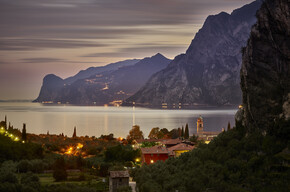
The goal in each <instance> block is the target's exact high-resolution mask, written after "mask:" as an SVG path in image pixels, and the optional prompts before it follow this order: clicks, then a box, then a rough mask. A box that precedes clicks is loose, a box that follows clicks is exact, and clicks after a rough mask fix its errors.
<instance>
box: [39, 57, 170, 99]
mask: <svg viewBox="0 0 290 192" xmlns="http://www.w3.org/2000/svg"><path fill="white" fill-rule="evenodd" d="M170 61H171V60H169V59H167V58H166V57H164V56H163V55H161V54H160V53H158V54H156V55H154V56H152V57H150V58H149V57H148V58H144V59H142V60H139V61H138V62H137V63H135V64H134V65H130V66H124V67H119V68H118V69H116V70H106V71H103V72H100V70H99V71H98V73H95V74H93V75H91V76H89V77H86V78H84V79H78V80H74V81H71V80H72V79H69V81H70V82H72V83H70V84H67V83H66V81H68V80H63V81H62V82H60V80H61V79H60V78H58V77H56V76H54V77H53V78H52V77H50V75H49V77H50V78H49V79H48V80H47V76H46V77H45V78H44V81H43V86H42V88H41V91H40V95H39V97H38V98H37V99H36V101H37V102H47V101H52V102H54V103H55V102H61V103H71V104H83V105H91V104H99V105H103V104H108V103H110V102H113V101H119V100H123V99H126V98H128V97H129V96H131V95H133V94H134V93H135V92H136V91H137V90H138V89H140V87H142V86H143V85H144V84H145V82H146V81H147V80H148V79H149V78H150V76H151V75H153V74H154V73H156V72H158V71H160V70H162V69H164V68H165V67H166V66H167V65H168V64H169V62H170ZM89 73H91V72H90V71H88V70H87V71H86V74H89ZM78 74H81V73H78ZM79 77H80V75H79ZM82 77H83V76H82ZM50 80H53V81H54V82H56V81H57V84H56V86H55V87H54V88H55V89H53V86H52V87H51V86H49V85H50ZM61 84H62V86H61ZM51 93H52V94H51ZM48 99H49V100H48ZM119 102H120V101H119Z"/></svg>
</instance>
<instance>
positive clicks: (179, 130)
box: [178, 127, 182, 137]
mask: <svg viewBox="0 0 290 192" xmlns="http://www.w3.org/2000/svg"><path fill="white" fill-rule="evenodd" d="M181 132H182V131H181V129H180V127H178V137H181Z"/></svg>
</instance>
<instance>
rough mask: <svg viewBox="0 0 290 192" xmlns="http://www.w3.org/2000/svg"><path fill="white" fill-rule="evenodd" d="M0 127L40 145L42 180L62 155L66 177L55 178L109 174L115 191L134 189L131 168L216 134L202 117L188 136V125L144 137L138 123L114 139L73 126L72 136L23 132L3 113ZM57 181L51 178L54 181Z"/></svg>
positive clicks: (22, 140)
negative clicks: (79, 133) (207, 128)
mask: <svg viewBox="0 0 290 192" xmlns="http://www.w3.org/2000/svg"><path fill="white" fill-rule="evenodd" d="M0 127H1V128H0V133H1V135H4V136H6V137H9V138H10V139H11V140H12V141H13V142H16V143H21V144H23V145H24V144H26V143H27V144H29V143H34V144H38V145H39V146H41V147H40V148H41V151H42V152H41V155H40V159H41V158H42V159H43V160H41V161H42V162H46V164H45V163H43V164H44V165H43V166H42V167H43V169H42V170H40V171H38V172H41V173H45V174H47V178H46V180H47V179H49V180H51V181H52V182H53V179H50V178H51V177H52V176H51V174H52V173H54V172H55V171H54V170H53V169H54V166H55V165H54V163H55V162H56V161H57V159H58V158H60V157H64V162H65V168H64V170H63V171H64V172H65V173H67V177H64V178H60V179H59V181H66V180H67V181H69V180H76V176H75V175H76V174H77V175H78V174H79V175H83V174H84V175H87V176H85V177H84V178H81V180H84V181H86V180H87V179H93V180H95V179H96V180H99V179H100V178H103V179H102V180H101V181H102V183H103V185H106V184H105V183H104V182H103V181H105V180H106V178H107V177H108V176H109V179H108V181H107V182H108V186H107V187H108V189H109V190H110V192H111V191H112V192H115V191H117V189H118V188H120V187H121V188H126V187H131V188H132V189H133V191H134V188H135V185H136V184H135V183H134V181H133V180H132V177H130V175H131V174H132V173H131V172H132V171H133V170H134V169H135V168H138V167H142V166H144V165H145V164H147V165H150V164H154V163H156V162H158V161H166V160H167V159H169V158H178V157H179V156H180V155H181V154H182V153H186V152H189V151H191V150H193V149H194V148H196V147H197V146H198V145H199V144H202V143H204V144H208V143H209V142H210V141H211V140H212V139H213V138H214V137H216V136H217V135H218V134H219V133H220V132H206V131H204V129H205V128H204V119H203V117H201V116H200V117H198V118H197V119H196V134H193V135H192V136H189V128H188V124H186V126H185V127H183V126H182V128H178V129H173V130H170V131H168V130H167V129H166V128H163V129H160V128H158V127H155V128H152V130H151V131H150V133H149V135H148V138H144V135H143V132H142V131H141V129H140V126H138V125H134V126H133V127H132V129H131V130H130V131H129V135H128V136H127V137H126V138H120V137H119V138H114V135H113V134H109V135H101V136H100V137H99V138H96V137H95V136H92V137H89V136H77V128H76V127H74V132H73V135H72V137H68V136H66V135H64V134H63V133H61V134H59V135H55V134H50V133H49V132H47V133H46V134H40V135H36V134H30V133H26V131H27V130H26V124H23V128H22V131H20V130H19V129H15V128H14V127H13V126H12V125H11V123H10V122H9V123H8V121H7V117H6V116H5V120H4V121H1V122H0ZM228 129H230V125H229V126H228ZM222 131H224V129H223V130H222ZM49 154H50V156H54V159H55V160H53V162H51V160H49V161H50V162H49V163H47V162H48V161H46V158H47V156H49ZM20 159H22V157H20ZM23 161H27V162H28V163H29V157H28V158H25V160H21V161H20V164H21V162H23ZM108 162H109V164H108ZM27 171H29V170H27ZM49 174H50V175H49ZM70 175H72V176H70ZM93 175H95V176H93ZM78 179H79V178H77V180H78ZM57 180H58V179H56V178H55V181H57ZM40 181H41V178H40ZM53 183H54V182H53ZM129 184H130V186H129Z"/></svg>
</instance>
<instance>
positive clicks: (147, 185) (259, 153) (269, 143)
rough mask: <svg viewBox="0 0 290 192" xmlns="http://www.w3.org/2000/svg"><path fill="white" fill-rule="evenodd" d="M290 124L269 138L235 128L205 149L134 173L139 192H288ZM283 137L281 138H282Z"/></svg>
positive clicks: (278, 128) (278, 129) (282, 124)
mask: <svg viewBox="0 0 290 192" xmlns="http://www.w3.org/2000/svg"><path fill="white" fill-rule="evenodd" d="M289 127H290V124H289V122H280V123H277V125H276V126H275V131H273V133H271V134H267V135H263V134H262V133H260V132H258V131H257V132H255V133H247V131H246V128H244V127H243V126H241V125H239V124H238V125H236V128H233V129H231V130H229V131H227V132H222V133H221V134H220V135H219V136H218V137H217V138H215V139H214V140H213V141H212V142H211V143H210V144H208V145H205V144H200V145H199V147H198V148H196V149H195V150H193V151H192V152H189V153H184V154H182V155H181V156H180V157H179V158H171V159H169V160H167V161H166V162H165V163H163V162H157V163H155V164H152V165H149V166H147V165H144V166H143V167H142V168H140V169H137V170H136V172H135V173H134V175H135V177H134V179H135V180H136V181H137V187H138V188H139V190H140V192H151V191H152V192H155V191H164V192H170V191H172V192H175V191H176V190H178V191H179V192H187V191H190V192H191V191H194V192H199V191H212V192H213V191H221V192H227V191H228V192H233V191H240V192H242V191H245V192H246V191H253V192H254V191H269V192H270V191H271V192H273V191H279V192H283V191H285V192H286V191H287V192H288V191H289V189H290V185H289V178H290V169H289V161H290V154H289V145H290V142H289V141H290V140H289V138H290V137H289V132H290V129H289ZM281 133H283V135H282V134H281Z"/></svg>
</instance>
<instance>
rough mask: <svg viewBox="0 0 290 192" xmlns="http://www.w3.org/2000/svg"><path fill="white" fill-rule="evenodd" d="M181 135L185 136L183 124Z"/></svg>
mask: <svg viewBox="0 0 290 192" xmlns="http://www.w3.org/2000/svg"><path fill="white" fill-rule="evenodd" d="M181 137H184V128H183V125H182V129H181Z"/></svg>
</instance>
